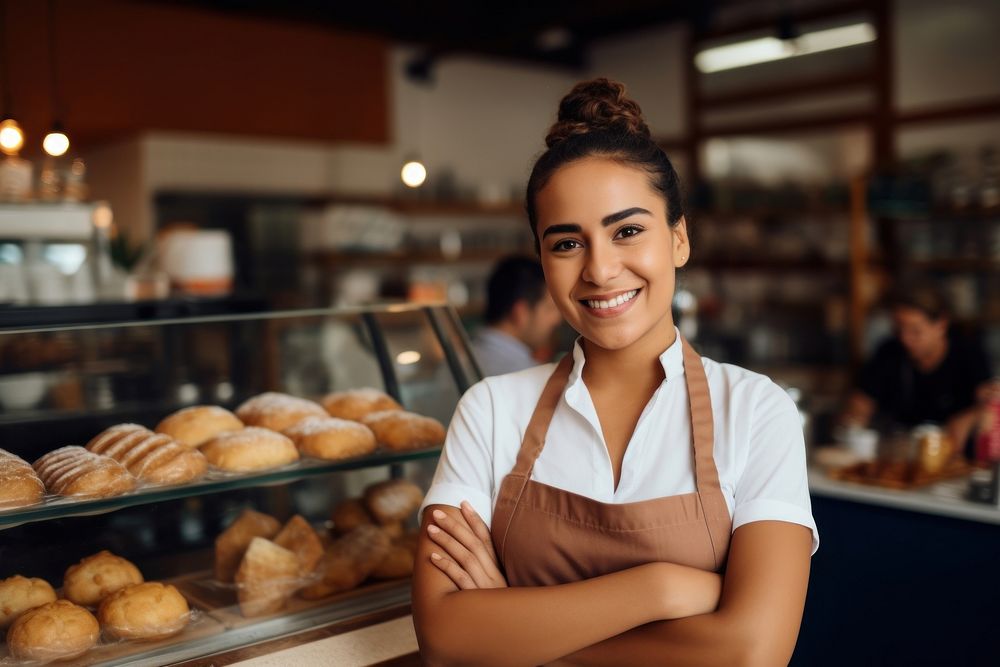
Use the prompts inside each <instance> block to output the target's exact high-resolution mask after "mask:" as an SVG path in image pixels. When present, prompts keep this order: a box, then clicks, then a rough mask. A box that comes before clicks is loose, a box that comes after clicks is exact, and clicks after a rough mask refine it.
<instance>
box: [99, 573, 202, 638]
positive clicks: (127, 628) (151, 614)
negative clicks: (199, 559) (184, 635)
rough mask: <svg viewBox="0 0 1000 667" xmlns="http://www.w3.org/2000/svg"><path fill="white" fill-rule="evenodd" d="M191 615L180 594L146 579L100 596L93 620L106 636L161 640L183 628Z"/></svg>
mask: <svg viewBox="0 0 1000 667" xmlns="http://www.w3.org/2000/svg"><path fill="white" fill-rule="evenodd" d="M190 617H191V609H190V608H189V607H188V603H187V600H185V599H184V596H183V595H181V594H180V592H179V591H178V590H177V589H176V588H175V587H173V586H171V585H170V584H162V583H160V582H158V581H148V582H146V583H143V584H133V585H131V586H126V587H125V588H122V589H120V590H118V591H116V592H114V593H112V594H111V595H109V596H108V597H106V598H104V600H103V601H102V602H101V606H100V607H99V608H98V609H97V620H98V621H100V623H101V628H102V629H103V630H104V634H105V635H106V636H107V637H109V638H110V639H163V638H165V637H170V636H172V635H176V634H177V633H178V632H180V631H181V630H183V629H184V627H185V626H186V625H187V624H188V621H189V620H190Z"/></svg>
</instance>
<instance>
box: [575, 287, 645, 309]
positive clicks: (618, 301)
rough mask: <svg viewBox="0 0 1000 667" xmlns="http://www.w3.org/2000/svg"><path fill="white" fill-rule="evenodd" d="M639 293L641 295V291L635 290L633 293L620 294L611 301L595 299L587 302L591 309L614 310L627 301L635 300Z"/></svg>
mask: <svg viewBox="0 0 1000 667" xmlns="http://www.w3.org/2000/svg"><path fill="white" fill-rule="evenodd" d="M638 293H639V290H637V289H634V290H631V291H628V292H624V293H623V294H619V295H618V296H616V297H615V298H614V299H611V300H610V301H594V300H593V299H588V300H587V305H588V306H590V307H591V308H595V309H597V310H603V309H605V308H614V307H616V306H620V305H622V304H623V303H625V302H627V301H631V300H632V299H634V298H635V295H636V294H638Z"/></svg>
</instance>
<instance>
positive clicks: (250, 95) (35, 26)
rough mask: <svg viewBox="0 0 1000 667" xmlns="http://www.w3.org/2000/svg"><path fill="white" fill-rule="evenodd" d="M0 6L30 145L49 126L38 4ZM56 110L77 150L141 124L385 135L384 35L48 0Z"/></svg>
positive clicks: (323, 135) (31, 0)
mask: <svg viewBox="0 0 1000 667" xmlns="http://www.w3.org/2000/svg"><path fill="white" fill-rule="evenodd" d="M0 2H5V4H6V25H5V30H4V35H3V37H4V39H3V47H4V49H5V57H6V59H7V63H6V65H7V71H8V72H9V78H10V81H9V82H8V81H0V85H4V86H7V85H10V86H11V93H12V102H13V104H12V106H13V109H12V111H13V114H14V116H15V117H16V118H17V119H18V121H19V122H20V123H21V124H22V126H23V127H24V129H25V132H26V133H27V142H28V146H27V147H26V150H25V152H26V153H27V154H28V155H31V154H34V153H37V152H38V148H37V147H38V146H39V145H40V142H41V138H42V136H43V135H44V134H45V133H46V132H47V131H48V127H49V125H50V124H51V122H52V114H53V109H52V99H51V93H50V89H51V86H50V83H49V81H50V75H49V66H48V65H49V56H48V41H47V33H48V26H49V20H48V11H47V8H48V3H47V2H41V1H39V0H0ZM55 7H56V16H55V35H56V49H57V56H56V61H57V64H58V72H57V76H58V83H59V97H60V99H61V101H62V103H61V106H62V107H63V108H64V112H63V113H62V114H61V115H62V118H63V122H64V125H65V126H66V131H67V133H68V134H69V135H70V138H71V140H73V141H74V142H76V145H77V147H80V146H85V145H93V144H97V143H103V142H105V141H108V140H112V139H115V138H118V137H121V136H126V135H130V134H135V133H137V132H142V131H147V130H178V131H195V132H199V131H200V132H218V133H231V134H238V135H256V136H273V137H283V138H302V139H312V140H323V141H353V142H366V143H385V142H387V141H388V140H389V129H388V118H389V110H388V104H389V100H388V96H389V90H388V86H389V84H388V80H387V69H386V68H387V60H388V43H387V42H386V40H384V39H382V38H379V37H374V36H369V35H358V34H352V33H348V32H344V31H336V30H333V29H329V28H320V27H314V26H311V25H306V24H299V23H294V22H279V21H264V20H260V19H254V18H244V17H237V16H231V15H228V14H224V13H216V12H210V11H205V10H199V9H192V8H188V7H175V6H161V5H157V4H151V3H141V2H126V1H123V0H88V1H87V2H79V1H77V0H61V1H57V2H56V3H55Z"/></svg>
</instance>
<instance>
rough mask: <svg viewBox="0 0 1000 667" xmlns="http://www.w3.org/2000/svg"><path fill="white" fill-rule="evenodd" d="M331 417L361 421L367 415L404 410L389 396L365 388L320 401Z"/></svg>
mask: <svg viewBox="0 0 1000 667" xmlns="http://www.w3.org/2000/svg"><path fill="white" fill-rule="evenodd" d="M320 402H321V403H322V404H323V407H324V408H326V411H327V412H328V413H330V416H331V417H340V418H341V419H353V420H354V421H361V419H362V418H363V417H364V416H365V415H369V414H371V413H373V412H380V411H382V410H402V409H403V406H402V405H400V404H399V403H397V402H396V399H394V398H393V397H392V396H390V395H389V394H387V393H385V392H383V391H379V390H378V389H372V388H371V387H365V388H363V389H350V390H348V391H336V392H333V393H332V394H327V395H326V396H324V397H323V400H322V401H320Z"/></svg>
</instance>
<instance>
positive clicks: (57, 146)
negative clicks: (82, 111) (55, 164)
mask: <svg viewBox="0 0 1000 667" xmlns="http://www.w3.org/2000/svg"><path fill="white" fill-rule="evenodd" d="M42 148H44V149H45V152H46V153H48V154H49V155H51V156H52V157H60V156H62V155H65V154H66V151H68V150H69V137H67V136H66V134H65V133H64V132H63V131H62V130H61V129H60V128H58V127H54V128H52V131H51V132H49V133H48V134H46V135H45V138H44V139H43V140H42Z"/></svg>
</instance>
